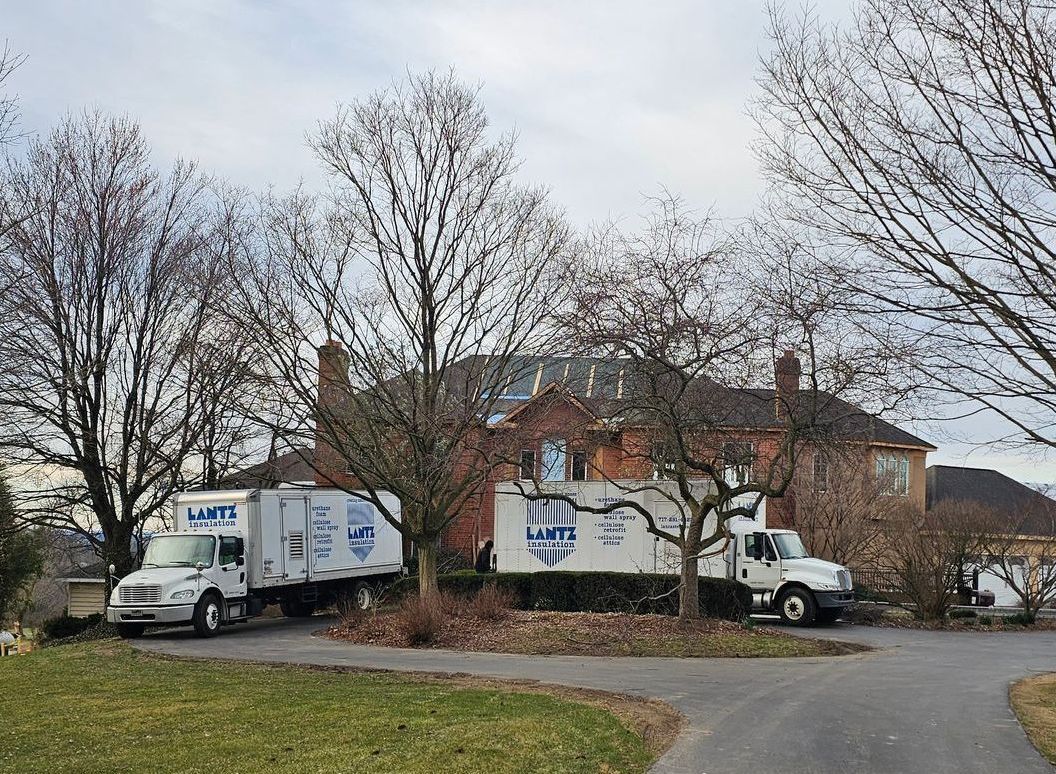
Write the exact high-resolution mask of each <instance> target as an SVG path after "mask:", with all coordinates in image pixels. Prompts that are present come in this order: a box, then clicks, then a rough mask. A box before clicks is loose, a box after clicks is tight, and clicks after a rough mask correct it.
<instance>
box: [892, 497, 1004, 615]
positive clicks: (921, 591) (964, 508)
mask: <svg viewBox="0 0 1056 774" xmlns="http://www.w3.org/2000/svg"><path fill="white" fill-rule="evenodd" d="M985 515H986V514H985V513H984V509H981V508H979V507H978V506H976V505H975V504H974V503H969V504H965V503H959V502H954V501H951V500H943V501H942V502H940V503H938V504H937V505H935V506H934V507H933V508H932V509H931V510H929V511H928V512H927V514H926V515H924V514H921V513H919V512H917V511H915V510H914V509H912V508H910V507H908V506H904V507H903V508H902V509H900V511H899V512H898V513H896V514H893V515H891V516H889V517H888V518H887V519H885V520H884V522H883V524H884V534H883V539H884V544H885V551H884V557H885V562H886V563H887V564H888V565H889V566H890V569H891V571H892V576H893V584H894V587H895V589H894V590H895V591H896V592H897V593H898V594H900V595H901V596H903V597H905V598H906V599H908V601H909V602H911V603H913V605H915V607H916V611H917V614H918V616H919V617H920V619H921V620H923V621H941V620H942V619H943V618H945V616H946V613H947V612H948V611H949V609H950V607H951V606H952V605H953V604H955V603H956V601H957V596H958V592H959V590H960V589H961V588H962V587H963V586H964V578H965V573H966V572H967V570H968V568H969V567H971V566H972V564H973V562H974V560H975V559H976V558H977V557H978V556H979V553H980V550H981V549H982V547H983V545H984V542H985V535H986V531H987V521H986V518H985Z"/></svg>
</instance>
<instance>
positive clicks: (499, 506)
mask: <svg viewBox="0 0 1056 774" xmlns="http://www.w3.org/2000/svg"><path fill="white" fill-rule="evenodd" d="M527 485H528V484H527V482H506V483H502V484H499V485H497V486H496V489H495V556H496V566H497V568H498V570H499V571H500V572H535V571H540V570H609V571H614V572H649V573H653V572H661V573H663V572H677V571H678V566H679V556H678V552H677V549H675V548H674V546H672V545H671V543H669V542H668V541H666V540H662V539H661V538H659V537H656V536H654V535H652V534H650V533H649V532H648V531H647V524H646V520H645V517H644V516H643V515H642V514H641V513H639V512H638V511H637V510H636V509H634V508H631V507H625V508H618V509H617V510H615V511H613V512H611V513H607V514H595V513H589V512H586V511H577V510H576V509H575V508H573V507H572V506H571V505H569V504H567V503H564V502H560V501H557V500H529V499H527V498H525V497H524V495H523V494H522V493H521V487H525V486H527ZM696 486H698V487H699V490H700V492H701V495H702V496H703V494H704V493H705V492H707V491H708V487H709V486H710V483H709V482H705V481H701V482H700V483H699V484H697V485H696ZM542 487H543V490H542V491H544V492H553V493H560V494H565V495H569V496H571V497H573V498H575V501H576V502H577V503H578V504H582V505H590V506H594V507H603V506H604V505H605V504H606V503H610V502H614V501H616V500H632V501H634V502H636V503H639V504H641V506H642V507H643V508H646V509H648V511H649V512H650V513H651V514H652V515H653V518H654V520H655V521H656V523H657V525H658V526H659V527H660V528H661V529H663V530H665V531H667V532H671V533H674V534H677V533H678V527H679V523H680V521H681V519H682V516H681V511H680V510H679V508H678V506H677V505H676V504H675V503H674V502H672V500H671V498H672V497H677V492H678V489H677V486H676V484H675V482H673V481H553V482H542ZM746 504H747V501H746ZM765 521H766V516H765V508H763V507H762V506H760V509H759V512H757V514H756V519H754V520H753V519H748V518H745V517H736V518H734V519H731V524H730V528H731V530H734V531H736V530H742V531H743V530H744V529H747V528H755V529H761V528H763V527H765V526H766V524H765ZM714 526H715V516H714V515H712V516H710V517H709V519H708V522H707V523H706V524H705V533H707V532H710V530H712V529H714ZM718 562H719V565H721V566H719V565H717V566H716V568H715V570H714V573H713V574H716V575H723V574H725V564H724V561H723V560H722V558H721V557H719V558H718ZM701 572H702V574H712V571H710V570H706V569H705V568H702V569H701Z"/></svg>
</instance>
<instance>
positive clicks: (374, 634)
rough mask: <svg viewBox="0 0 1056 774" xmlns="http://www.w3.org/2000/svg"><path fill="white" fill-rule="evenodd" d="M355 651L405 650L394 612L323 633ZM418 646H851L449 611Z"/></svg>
mask: <svg viewBox="0 0 1056 774" xmlns="http://www.w3.org/2000/svg"><path fill="white" fill-rule="evenodd" d="M326 635H327V636H328V637H330V638H332V639H338V640H343V641H346V642H352V643H356V644H361V645H380V646H385V647H409V642H408V638H407V635H406V634H405V632H404V629H403V627H402V626H401V623H400V614H399V612H396V611H393V612H378V613H375V614H368V615H366V616H365V617H364V618H362V620H359V621H346V622H344V623H340V624H338V625H336V626H333V627H330V628H329V629H328V630H326ZM421 647H425V648H442V649H446V650H463V651H474V652H494V653H521V654H533V655H577V656H627V655H634V656H698V657H760V656H763V657H765V656H817V655H844V654H847V653H853V652H858V651H860V650H867V649H868V648H864V647H862V646H858V645H852V644H847V643H840V642H831V641H826V640H813V639H806V638H801V637H793V636H792V635H790V634H787V633H785V632H782V631H778V630H776V629H770V628H766V627H750V628H749V627H746V626H744V625H743V624H740V623H733V622H731V621H722V620H716V619H702V620H699V621H691V622H683V621H680V620H679V619H678V618H675V617H672V616H664V615H630V614H626V613H557V612H548V611H524V610H510V611H508V612H507V613H506V614H505V617H503V618H502V619H501V620H497V621H489V620H481V619H479V618H474V617H473V616H471V615H468V614H466V613H456V614H453V615H449V616H448V617H446V618H445V620H444V623H443V625H442V627H441V630H440V632H439V633H438V634H437V635H436V637H435V638H434V639H433V640H432V641H431V642H430V643H428V644H427V645H423V646H421Z"/></svg>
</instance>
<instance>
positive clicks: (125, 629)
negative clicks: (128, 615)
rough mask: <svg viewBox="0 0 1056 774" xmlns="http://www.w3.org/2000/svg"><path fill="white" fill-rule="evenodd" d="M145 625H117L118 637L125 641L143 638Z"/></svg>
mask: <svg viewBox="0 0 1056 774" xmlns="http://www.w3.org/2000/svg"><path fill="white" fill-rule="evenodd" d="M144 628H146V627H144V625H143V624H141V623H119V624H118V625H117V636H118V637H120V638H121V639H123V640H134V639H137V638H139V637H142V636H143V629H144Z"/></svg>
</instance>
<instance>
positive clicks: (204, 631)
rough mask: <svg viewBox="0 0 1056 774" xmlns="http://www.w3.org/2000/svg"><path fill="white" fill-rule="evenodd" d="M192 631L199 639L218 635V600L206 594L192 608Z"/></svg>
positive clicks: (214, 596) (212, 595)
mask: <svg viewBox="0 0 1056 774" xmlns="http://www.w3.org/2000/svg"><path fill="white" fill-rule="evenodd" d="M191 620H192V622H193V623H194V631H195V633H196V634H197V635H198V636H199V637H215V636H216V635H217V634H219V633H220V598H219V597H218V596H216V594H206V595H205V596H204V597H202V598H201V599H200V600H198V604H197V605H195V606H194V617H193V618H192V619H191Z"/></svg>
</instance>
